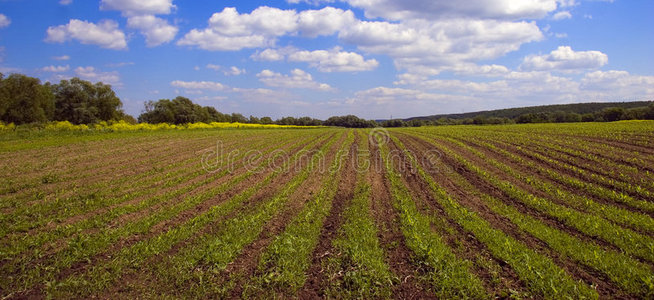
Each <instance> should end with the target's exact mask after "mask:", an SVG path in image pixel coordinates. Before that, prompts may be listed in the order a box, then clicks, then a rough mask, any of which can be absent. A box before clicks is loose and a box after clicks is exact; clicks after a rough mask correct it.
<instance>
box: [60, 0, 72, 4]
mask: <svg viewBox="0 0 654 300" xmlns="http://www.w3.org/2000/svg"><path fill="white" fill-rule="evenodd" d="M71 3H73V0H59V4H61V5H69V4H71Z"/></svg>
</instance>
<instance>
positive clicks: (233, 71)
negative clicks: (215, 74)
mask: <svg viewBox="0 0 654 300" xmlns="http://www.w3.org/2000/svg"><path fill="white" fill-rule="evenodd" d="M223 73H225V75H227V76H230V75H231V76H238V75H242V74H245V69H240V68H238V67H235V66H231V67H230V68H229V69H228V70H225V72H223Z"/></svg>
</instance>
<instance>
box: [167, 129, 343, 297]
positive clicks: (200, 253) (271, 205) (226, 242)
mask: <svg viewBox="0 0 654 300" xmlns="http://www.w3.org/2000/svg"><path fill="white" fill-rule="evenodd" d="M336 140H337V139H336V138H331V139H330V140H329V141H328V142H327V143H325V144H324V145H323V146H321V147H320V149H319V150H318V152H317V153H321V154H324V153H325V152H326V151H327V150H328V149H329V148H330V147H331V145H332V144H333V143H335V142H336ZM314 154H315V152H314ZM314 154H312V158H311V161H310V163H309V165H306V166H304V167H303V169H302V170H301V172H300V173H299V174H297V175H296V176H295V177H294V178H293V179H291V181H290V182H288V183H287V184H286V185H285V186H284V187H283V188H282V189H281V190H280V191H278V192H277V193H276V194H275V195H274V196H273V197H272V198H270V199H268V200H266V201H264V202H262V203H260V204H257V205H256V206H255V207H254V209H252V210H251V211H245V212H242V213H240V214H238V215H236V216H235V217H233V218H231V219H229V220H227V221H225V223H224V224H223V226H221V229H220V230H219V231H218V232H217V233H214V234H210V235H203V236H202V237H201V238H200V239H199V242H198V243H196V244H194V245H193V246H191V247H187V248H186V251H184V252H182V253H180V255H177V256H175V257H173V258H172V260H171V262H170V265H168V264H165V269H162V270H160V271H161V272H159V274H163V276H164V277H167V278H168V279H167V280H166V282H169V281H171V280H172V281H173V284H174V286H177V287H178V288H179V289H180V290H184V291H186V292H187V293H188V295H189V296H190V297H193V298H195V297H206V296H208V295H215V294H218V295H220V294H222V293H226V292H227V290H228V288H224V287H218V286H215V285H213V284H212V283H211V282H212V280H211V278H213V276H220V272H221V271H222V270H224V269H225V268H226V267H227V264H228V263H230V262H231V261H233V260H234V259H235V258H236V257H237V256H238V255H239V254H240V253H241V251H242V249H243V247H245V246H246V245H248V244H250V243H252V242H253V241H254V240H255V239H256V238H257V237H258V236H259V235H260V234H261V232H262V230H263V229H264V225H265V224H266V223H267V222H268V221H270V220H271V219H272V218H273V217H274V216H276V215H278V214H279V212H280V211H281V209H282V208H283V206H284V205H285V204H286V203H287V202H288V200H289V199H290V196H291V195H292V194H293V193H294V192H295V191H296V190H297V189H298V188H299V187H300V186H301V184H302V183H303V182H305V181H306V179H307V178H309V176H310V175H311V174H312V172H313V171H314V170H313V168H311V167H310V166H314V167H315V166H317V163H318V161H319V160H320V159H323V157H322V156H321V155H314Z"/></svg>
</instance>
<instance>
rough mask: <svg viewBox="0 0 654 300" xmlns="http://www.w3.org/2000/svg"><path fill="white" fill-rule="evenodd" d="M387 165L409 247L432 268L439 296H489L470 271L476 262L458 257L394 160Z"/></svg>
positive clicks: (385, 151)
mask: <svg viewBox="0 0 654 300" xmlns="http://www.w3.org/2000/svg"><path fill="white" fill-rule="evenodd" d="M380 143H381V141H380ZM380 150H381V156H382V158H383V159H384V158H385V159H390V156H389V155H390V151H389V149H388V145H382V147H380ZM383 165H384V166H385V169H386V175H387V177H388V180H389V181H390V190H391V195H392V197H393V199H394V200H395V201H394V206H395V208H396V209H397V211H398V212H399V214H400V226H401V230H402V233H403V234H404V237H405V241H406V244H407V247H408V248H409V249H410V250H412V251H413V253H414V254H415V256H416V258H417V259H418V260H419V261H421V262H422V263H423V264H425V265H426V266H427V267H428V268H430V269H431V272H430V274H429V277H430V281H431V283H432V284H433V286H434V288H435V292H436V296H438V297H441V298H488V295H487V294H486V291H485V289H484V286H483V285H482V282H481V280H480V279H479V278H478V277H477V276H475V275H474V274H472V273H471V272H470V267H471V265H472V263H471V262H469V261H466V260H462V259H459V258H457V257H456V256H455V255H454V253H452V250H451V249H450V248H449V247H448V246H447V244H445V243H444V242H443V241H442V239H441V237H440V236H438V235H437V234H436V233H435V232H434V231H433V230H432V229H431V227H430V226H431V222H430V217H429V216H427V215H424V214H422V213H420V211H419V210H418V207H417V206H416V204H415V203H414V202H413V199H412V196H411V193H410V192H409V190H408V189H407V187H406V186H405V185H404V183H403V182H402V179H401V176H400V174H398V173H397V172H396V171H395V170H394V168H393V166H392V165H391V161H388V160H387V161H386V162H385V163H383Z"/></svg>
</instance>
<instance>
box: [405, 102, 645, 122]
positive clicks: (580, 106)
mask: <svg viewBox="0 0 654 300" xmlns="http://www.w3.org/2000/svg"><path fill="white" fill-rule="evenodd" d="M652 103H654V101H635V102H602V103H596V102H593V103H575V104H557V105H543V106H530V107H518V108H507V109H498V110H488V111H478V112H469V113H462V114H440V115H432V116H422V117H413V118H408V119H405V121H411V120H429V121H431V120H438V119H441V118H448V119H455V120H456V119H474V118H476V117H482V118H509V119H516V118H518V117H519V116H521V115H525V114H538V113H554V112H565V113H576V114H580V115H583V114H589V113H596V112H599V111H602V110H604V109H606V108H612V107H620V108H623V109H630V108H637V107H646V106H648V105H650V104H652Z"/></svg>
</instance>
